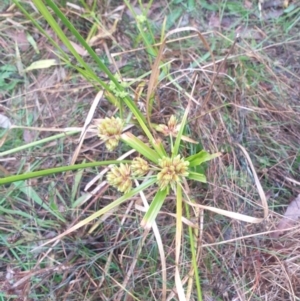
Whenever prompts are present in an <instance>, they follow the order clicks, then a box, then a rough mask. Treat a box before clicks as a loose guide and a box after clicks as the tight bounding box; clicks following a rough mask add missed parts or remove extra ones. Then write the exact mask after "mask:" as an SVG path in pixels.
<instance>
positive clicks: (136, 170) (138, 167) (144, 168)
mask: <svg viewBox="0 0 300 301" xmlns="http://www.w3.org/2000/svg"><path fill="white" fill-rule="evenodd" d="M131 170H132V174H133V175H134V176H136V177H141V176H143V175H145V174H146V173H147V172H148V171H149V164H148V162H147V161H145V160H144V159H142V158H140V157H136V158H134V159H133V161H132V164H131Z"/></svg>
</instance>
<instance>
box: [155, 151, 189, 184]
mask: <svg viewBox="0 0 300 301" xmlns="http://www.w3.org/2000/svg"><path fill="white" fill-rule="evenodd" d="M158 164H159V166H160V167H161V171H160V172H159V173H158V174H157V180H158V185H159V187H160V189H165V188H166V187H167V186H168V185H171V187H172V188H173V189H175V184H176V182H179V181H180V180H181V178H182V177H187V176H188V175H189V173H188V166H189V162H188V161H184V159H183V158H182V159H180V155H178V156H176V157H175V158H173V159H172V158H167V157H163V158H162V159H160V160H159V161H158Z"/></svg>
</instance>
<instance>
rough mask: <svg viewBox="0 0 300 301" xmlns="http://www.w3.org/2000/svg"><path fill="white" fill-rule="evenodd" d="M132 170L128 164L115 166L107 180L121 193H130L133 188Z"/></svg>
mask: <svg viewBox="0 0 300 301" xmlns="http://www.w3.org/2000/svg"><path fill="white" fill-rule="evenodd" d="M130 175H131V169H130V166H128V164H122V163H121V164H120V166H114V167H112V169H111V170H110V171H109V172H108V173H107V176H106V180H107V182H108V184H109V185H111V186H113V187H115V188H117V189H118V191H120V192H124V193H126V192H128V191H130V189H131V187H132V181H131V177H130Z"/></svg>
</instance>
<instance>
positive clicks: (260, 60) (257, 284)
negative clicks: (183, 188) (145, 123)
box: [0, 0, 300, 301]
mask: <svg viewBox="0 0 300 301" xmlns="http://www.w3.org/2000/svg"><path fill="white" fill-rule="evenodd" d="M34 2H35V1H27V2H24V3H23V4H22V5H24V8H25V10H26V11H27V12H28V14H29V15H30V16H32V17H33V18H34V20H36V21H37V23H38V24H39V25H40V26H41V28H42V29H44V32H41V30H40V29H38V28H36V27H35V26H34V24H33V22H32V21H30V20H29V19H28V18H27V17H26V15H25V14H24V12H22V11H21V10H20V8H19V7H18V6H17V5H15V4H13V1H10V0H5V1H3V3H1V4H0V29H1V30H0V44H1V47H0V49H1V50H0V126H1V129H0V133H1V140H0V177H1V179H3V178H5V177H9V176H12V175H26V174H28V173H29V172H31V171H36V170H46V169H49V168H54V167H60V166H68V165H70V164H71V163H76V164H80V163H87V162H95V161H103V160H115V159H117V158H119V157H120V156H121V155H122V154H124V153H126V152H127V151H130V148H129V147H128V146H126V145H119V147H118V148H116V149H115V150H114V151H112V152H111V151H108V150H107V149H106V148H105V145H104V144H103V143H102V142H101V141H100V140H99V137H97V135H96V134H95V133H94V132H93V131H90V132H88V134H87V136H86V137H85V139H84V141H83V143H82V145H81V144H80V143H79V141H78V138H79V136H80V131H81V129H82V127H83V126H84V124H85V122H86V121H87V120H88V118H89V112H91V108H92V104H93V103H95V99H97V95H99V94H98V93H101V92H99V91H101V89H100V87H99V83H98V82H97V80H96V79H95V78H90V77H88V76H84V74H83V73H82V72H81V71H80V70H82V69H80V68H81V66H80V64H79V63H78V62H77V61H76V59H75V57H74V54H71V53H70V52H69V50H68V49H67V48H66V46H64V44H63V43H62V42H61V41H60V39H59V38H58V36H57V35H56V33H55V32H54V31H53V29H51V27H50V26H49V24H48V23H47V22H46V20H45V19H44V17H42V15H41V14H40V13H39V12H38V10H37V8H36V6H35V5H34V4H33V3H34ZM55 2H56V3H57V5H58V7H59V8H60V9H61V11H62V12H63V13H64V14H65V16H67V18H68V20H69V21H70V22H72V24H74V26H75V28H76V29H77V30H78V31H79V32H80V34H81V35H82V36H83V37H84V38H85V39H86V41H88V42H89V45H90V46H92V48H93V49H94V50H95V52H96V54H97V56H98V58H100V59H101V61H102V62H103V63H104V64H105V66H107V67H108V68H109V70H110V71H111V72H112V73H113V74H119V78H120V80H121V79H122V81H123V82H126V83H129V88H128V91H129V92H128V93H129V94H130V96H131V97H132V99H133V100H134V102H135V103H136V105H137V107H138V108H140V110H141V112H143V114H145V116H146V115H147V114H148V113H146V111H147V106H148V103H147V89H148V88H149V86H151V85H152V84H153V82H155V81H156V80H157V82H156V83H155V85H154V86H153V91H154V90H155V96H154V105H153V109H152V112H151V116H147V118H148V117H149V118H150V119H151V123H153V125H155V124H162V123H163V124H166V123H167V122H168V120H169V118H170V116H171V115H172V114H174V115H176V116H177V118H179V119H180V118H182V117H183V115H184V112H185V110H186V109H187V107H188V104H189V106H190V112H189V115H188V123H187V126H186V127H185V129H184V131H185V132H184V135H186V136H189V137H190V138H191V139H193V140H194V141H195V142H196V143H190V142H185V143H184V145H185V148H184V147H182V149H184V150H183V155H185V156H188V155H191V154H194V153H196V152H198V151H200V150H201V149H205V150H206V151H208V152H209V153H220V156H219V157H217V158H215V159H213V160H212V161H210V162H206V163H205V164H203V165H201V170H200V169H199V170H197V171H199V172H203V173H205V174H206V177H207V183H206V184H200V183H199V182H188V183H187V185H188V187H189V188H188V189H189V196H191V199H192V200H193V202H195V204H198V205H202V206H207V207H209V208H218V209H223V210H226V211H227V212H230V214H229V216H224V215H222V214H220V212H219V213H218V212H217V213H216V211H211V210H203V207H200V208H199V207H193V210H192V216H189V214H190V213H189V211H188V209H187V208H186V207H184V206H183V207H184V208H183V216H184V217H185V218H186V219H185V220H184V223H183V225H184V226H183V229H184V232H183V237H182V240H181V241H182V244H181V253H180V276H181V281H182V285H183V288H184V291H185V298H186V300H201V299H200V298H199V294H197V290H196V286H195V281H196V280H194V282H193V281H191V279H195V278H196V277H195V276H194V272H193V271H194V270H195V269H194V267H192V264H191V262H192V260H191V258H192V255H191V252H192V251H191V250H192V249H195V250H196V252H197V268H198V270H197V271H196V273H197V275H199V278H200V283H201V288H202V292H201V296H202V298H203V300H205V301H208V300H210V301H215V300H228V301H229V300H230V301H233V300H275V301H276V300H300V289H299V287H300V286H299V279H300V261H299V258H298V257H299V256H298V253H299V246H300V244H299V245H298V240H299V229H298V228H297V224H296V223H292V224H289V227H290V226H291V227H292V230H289V231H286V229H287V228H289V227H288V226H287V225H286V224H284V223H283V221H284V220H283V218H282V216H286V214H285V212H287V208H292V211H294V212H295V215H296V219H297V218H299V216H300V213H299V212H298V211H297V210H298V209H297V206H296V207H291V204H297V203H295V201H294V202H293V203H291V202H292V201H293V200H295V199H296V197H297V196H298V194H300V186H299V184H300V176H299V174H300V151H299V146H300V138H299V137H300V134H299V133H300V88H299V87H300V49H299V41H300V39H299V37H300V36H299V31H300V26H299V18H300V17H299V16H300V4H299V3H298V2H297V1H283V0H278V1H276V0H273V1H259V3H256V2H251V1H247V0H245V1H231V2H228V1H224V0H219V1H209V0H198V1H166V0H164V1H153V3H152V2H151V1H150V3H149V5H148V6H147V5H146V4H145V5H144V6H143V7H141V6H140V5H139V2H137V1H128V2H127V1H124V2H123V1H109V0H106V1H97V0H94V1H73V2H66V1H55ZM129 2H130V3H129ZM185 2H186V3H185ZM143 11H144V13H143ZM135 14H138V15H142V14H144V15H145V16H146V19H147V26H148V27H147V26H146V25H145V24H146V23H137V21H136V20H135V17H134V16H135ZM53 16H54V17H55V18H57V20H58V16H57V14H54V13H53ZM58 22H59V25H60V26H61V28H62V29H63V31H64V33H65V34H66V35H67V37H68V39H69V40H70V41H71V42H72V43H73V46H74V47H75V50H76V52H77V54H79V56H80V57H82V58H83V60H84V61H85V62H86V63H87V64H88V65H89V66H90V67H91V69H92V70H93V71H94V72H95V73H96V74H97V77H98V78H99V79H100V80H102V81H103V82H105V83H107V84H109V79H108V76H107V74H105V72H103V70H101V69H99V67H98V65H97V64H96V63H95V60H94V59H93V58H92V57H91V56H90V55H88V54H87V53H86V52H85V50H84V48H82V46H81V44H80V43H79V42H78V39H77V38H76V37H75V36H74V34H72V33H70V32H69V31H68V29H67V27H66V26H65V24H64V23H63V22H62V21H60V20H59V21H58ZM164 22H165V23H164ZM141 24H142V25H141ZM139 26H140V28H139ZM143 26H145V27H143ZM184 27H189V28H186V30H185V31H181V30H180V28H184ZM145 28H147V30H145ZM191 28H193V29H191ZM172 31H173V32H172ZM46 34H47V35H49V36H50V38H52V39H53V40H54V41H55V42H56V43H57V44H58V45H59V46H60V47H62V49H63V51H64V52H65V55H66V57H67V61H66V60H64V58H63V55H62V53H61V52H59V51H58V50H57V49H56V48H55V46H53V45H52V44H51V43H50V42H49V40H48V39H47V37H46ZM163 35H164V36H167V43H166V44H165V45H164V46H161V45H162V44H163V43H162V40H163V37H162V36H163ZM145 41H152V42H153V43H152V44H155V43H156V44H155V45H156V46H155V47H150V46H149V45H145ZM160 49H161V50H162V52H161V53H160V54H158V50H160ZM155 50H157V52H155ZM159 55H160V60H159V63H163V64H165V65H163V67H161V69H160V74H158V75H157V78H155V77H154V76H151V74H153V73H154V72H155V71H156V69H155V59H156V58H157V57H158V56H159ZM45 60H47V61H45ZM37 62H38V64H39V65H38V66H37V65H36V64H37ZM33 63H35V65H34V64H33ZM47 64H49V65H47ZM153 79H154V80H153ZM152 81H153V82H152ZM149 89H150V88H149ZM112 99H114V98H110V97H109V96H108V94H105V95H104V96H103V97H102V98H101V99H100V101H99V103H98V105H97V106H96V108H94V109H93V110H92V114H93V116H92V117H93V119H95V120H96V119H99V118H105V117H110V116H115V115H116V116H117V115H118V114H119V113H118V110H117V109H116V106H115V105H114V102H113V100H112ZM129 113H130V111H129V110H128V109H127V108H125V114H127V120H128V121H129V120H130V122H131V126H132V132H133V133H134V134H135V135H136V136H138V137H143V132H142V131H141V130H140V129H139V128H138V127H137V122H136V120H135V118H134V117H133V118H132V114H131V115H130V114H129ZM89 123H90V122H89ZM9 127H10V129H9ZM151 127H152V126H151ZM153 127H154V126H153ZM65 129H68V130H65ZM152 130H153V129H152ZM156 134H157V133H156ZM157 135H158V136H159V137H160V138H161V139H164V137H163V136H162V135H161V134H157ZM141 139H145V137H143V138H141ZM174 139H175V138H174ZM168 141H169V140H168ZM166 147H167V149H168V148H170V142H167V143H166ZM129 158H131V157H129ZM103 169H104V168H103V167H89V168H84V169H78V170H73V171H68V172H60V173H55V174H51V175H47V176H42V177H35V178H30V179H25V180H24V179H23V180H19V181H14V182H12V183H7V184H2V185H0V191H1V195H0V233H1V234H0V239H1V243H0V254H1V256H0V258H1V260H0V300H127V301H129V300H142V301H144V300H182V299H180V297H179V296H178V294H177V293H178V291H177V286H176V285H175V280H174V274H175V270H176V250H177V249H176V243H175V236H176V233H177V232H176V231H177V230H176V201H175V195H174V194H170V195H169V196H168V197H167V199H166V201H165V202H164V204H163V206H162V208H161V211H160V213H159V214H158V216H157V218H156V224H157V227H158V231H159V233H160V236H161V239H162V244H159V243H158V242H157V236H156V235H155V233H154V232H152V231H149V232H147V231H146V230H145V229H144V228H143V227H141V220H142V219H143V216H144V214H145V213H144V211H143V210H142V209H141V208H142V207H143V203H142V198H143V197H142V196H141V195H136V196H134V197H132V198H131V199H130V200H129V201H127V202H124V203H123V204H122V205H120V206H118V207H116V208H114V210H112V211H110V212H108V213H107V214H106V215H103V216H102V217H100V218H99V219H96V220H93V221H92V222H91V223H89V224H86V225H84V226H83V227H80V228H78V229H76V230H74V231H70V233H69V234H68V235H65V236H64V237H62V238H61V239H59V240H55V237H57V235H59V234H61V233H63V232H64V231H66V230H67V229H70V228H72V227H73V226H76V225H77V224H78V222H79V221H81V220H83V219H84V218H87V217H89V216H91V214H93V213H94V212H97V211H98V210H100V209H102V208H105V206H107V205H109V204H111V203H112V201H114V200H115V199H116V198H118V197H119V196H120V193H119V192H118V191H117V190H116V189H113V188H109V187H108V186H107V185H106V184H105V185H104V184H103V183H104V181H105V178H104V177H101V172H103ZM99 174H100V176H99ZM1 179H0V180H1ZM0 183H1V182H0ZM101 185H102V186H101ZM88 193H90V194H89V195H90V197H89V199H87V198H86V196H87V194H88ZM144 193H145V196H146V198H147V199H148V200H149V201H150V202H151V197H152V196H153V194H154V192H153V191H152V190H151V189H148V190H145V191H144ZM185 201H187V200H185ZM264 201H265V203H264ZM299 202H300V200H299ZM266 204H267V206H266ZM267 210H268V214H267V216H264V212H267ZM235 213H239V214H243V215H247V216H251V217H252V218H253V219H252V221H258V220H260V219H261V220H262V221H260V222H259V223H253V222H246V221H241V220H240V219H238V218H237V217H236V215H235ZM190 224H193V225H194V228H195V229H197V231H195V240H196V246H195V248H192V247H191V246H190V244H189V242H190V241H189V238H190V236H191V234H190V233H191V232H188V225H190ZM195 225H196V226H195ZM91 227H93V228H92V229H93V230H92V231H91ZM276 230H280V232H276ZM274 231H275V232H274ZM192 235H194V234H192ZM51 239H53V241H52V242H51V243H49V240H51ZM47 242H48V243H47ZM43 243H47V244H46V245H43V246H41V245H42V244H43ZM161 247H163V249H164V253H165V262H162V261H161V256H160V251H161ZM164 267H165V268H164ZM163 270H164V272H165V273H166V279H167V283H166V291H165V293H166V297H164V292H163V289H162V287H163V285H162V283H163V282H164V280H163V278H162V277H163V276H162V274H163V273H162V271H163Z"/></svg>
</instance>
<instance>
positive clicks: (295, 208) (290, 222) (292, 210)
mask: <svg viewBox="0 0 300 301" xmlns="http://www.w3.org/2000/svg"><path fill="white" fill-rule="evenodd" d="M299 218H300V194H298V196H297V198H296V199H294V200H293V201H292V202H291V203H290V204H289V205H288V207H287V209H286V211H285V213H284V215H283V218H282V219H281V221H280V222H279V224H278V225H277V230H278V231H276V232H274V233H272V235H271V237H272V238H278V237H279V235H281V234H283V232H284V231H285V230H287V229H288V228H291V227H293V226H294V225H295V223H296V222H297V221H298V220H299Z"/></svg>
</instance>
